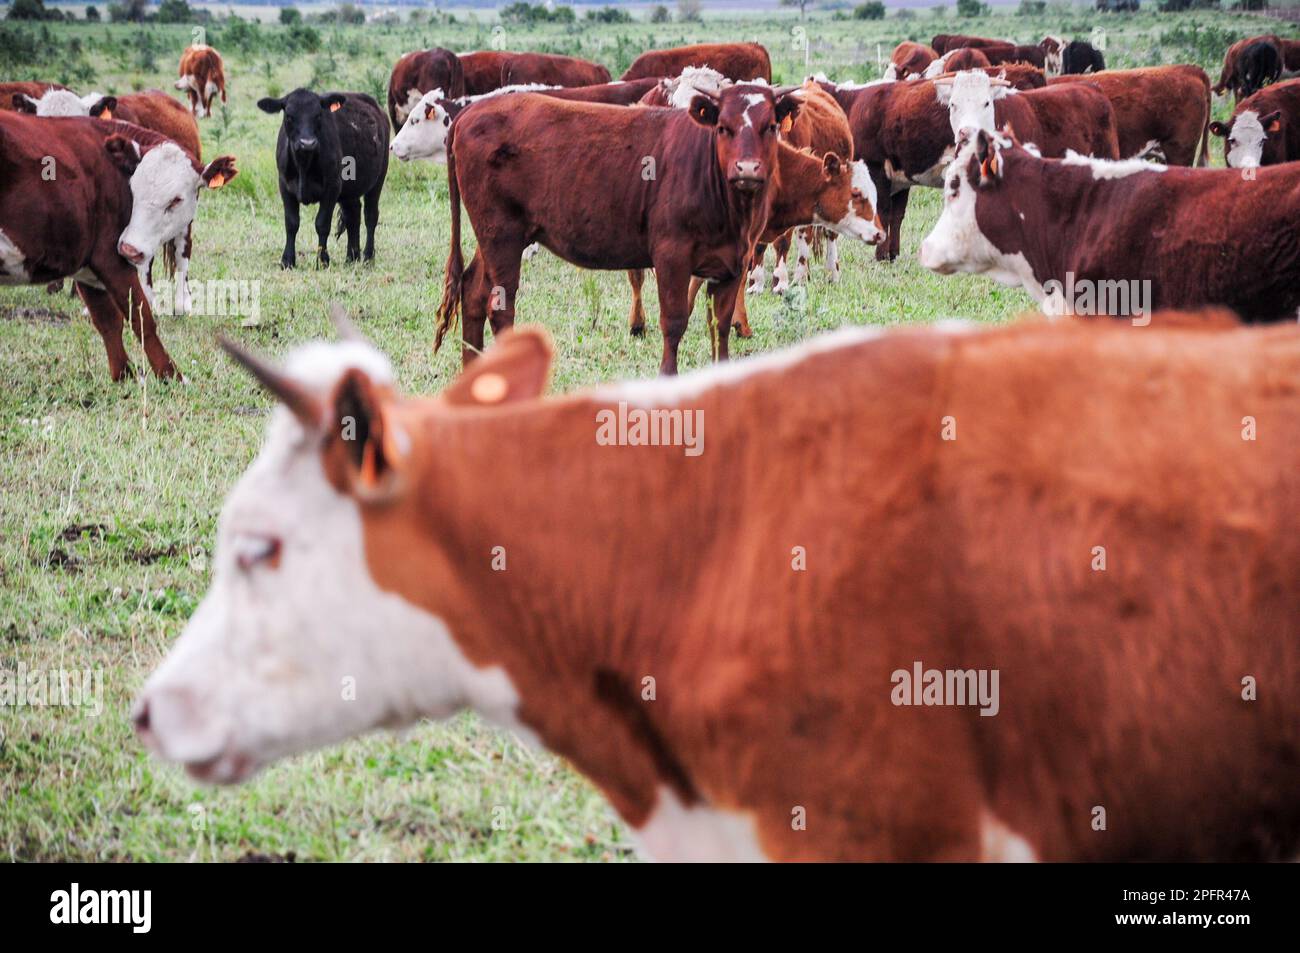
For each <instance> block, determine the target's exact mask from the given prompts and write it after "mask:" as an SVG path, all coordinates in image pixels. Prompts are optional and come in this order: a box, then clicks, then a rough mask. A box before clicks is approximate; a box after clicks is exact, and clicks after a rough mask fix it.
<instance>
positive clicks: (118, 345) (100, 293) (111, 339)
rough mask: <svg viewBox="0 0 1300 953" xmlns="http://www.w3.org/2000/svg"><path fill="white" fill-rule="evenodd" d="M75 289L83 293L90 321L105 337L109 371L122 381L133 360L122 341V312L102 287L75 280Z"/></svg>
mask: <svg viewBox="0 0 1300 953" xmlns="http://www.w3.org/2000/svg"><path fill="white" fill-rule="evenodd" d="M72 287H73V290H75V291H76V292H77V293H79V294H80V295H81V300H82V302H83V303H84V304H85V306H86V311H87V312H88V313H89V314H90V322H91V324H93V325H94V326H95V330H96V331H98V332H99V336H100V337H101V338H103V339H104V351H105V352H106V353H107V354H108V373H109V376H110V377H112V378H113V380H115V381H120V380H121V379H122V378H123V377H125V376H126V375H127V374H128V373H129V372H130V370H131V360H130V358H128V357H127V356H126V346H125V345H124V344H123V343H122V324H123V322H124V320H125V319H124V318H123V316H122V312H121V311H119V310H117V305H115V304H113V299H112V298H111V297H109V294H108V292H107V291H105V290H104V289H102V288H92V287H91V286H90V285H83V284H82V283H81V282H79V281H78V282H74V283H73V285H72Z"/></svg>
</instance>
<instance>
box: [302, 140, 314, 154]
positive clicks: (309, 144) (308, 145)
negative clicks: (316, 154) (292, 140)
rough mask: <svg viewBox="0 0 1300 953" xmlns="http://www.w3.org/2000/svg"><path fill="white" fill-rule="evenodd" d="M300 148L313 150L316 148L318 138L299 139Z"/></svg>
mask: <svg viewBox="0 0 1300 953" xmlns="http://www.w3.org/2000/svg"><path fill="white" fill-rule="evenodd" d="M298 148H299V149H306V150H307V151H308V152H312V151H313V150H315V148H316V140H315V139H299V140H298Z"/></svg>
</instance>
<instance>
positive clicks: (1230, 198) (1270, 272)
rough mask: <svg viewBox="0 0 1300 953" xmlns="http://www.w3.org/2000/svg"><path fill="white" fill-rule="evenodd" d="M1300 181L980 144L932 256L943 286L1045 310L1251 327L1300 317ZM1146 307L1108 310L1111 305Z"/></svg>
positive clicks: (928, 247) (946, 211)
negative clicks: (1188, 313)
mask: <svg viewBox="0 0 1300 953" xmlns="http://www.w3.org/2000/svg"><path fill="white" fill-rule="evenodd" d="M1297 214H1300V168H1297V167H1296V166H1295V165H1294V164H1286V165H1280V166H1272V167H1270V168H1267V169H1260V170H1259V171H1258V172H1257V173H1255V175H1254V177H1243V176H1242V174H1241V173H1240V172H1238V171H1236V170H1234V169H1184V168H1172V167H1168V166H1159V165H1153V164H1151V163H1148V162H1144V161H1142V160H1138V159H1127V160H1123V161H1119V162H1106V161H1103V160H1098V159H1089V158H1083V157H1080V156H1077V155H1071V156H1067V157H1066V158H1065V159H1064V160H1056V161H1054V160H1050V159H1041V158H1039V157H1038V156H1035V155H1033V154H1031V153H1030V152H1028V151H1026V150H1025V149H1023V148H1021V147H1020V145H1019V144H1018V143H1014V142H1012V141H1011V140H1010V139H1006V138H1003V137H1002V136H1001V135H997V134H994V135H989V134H988V133H987V132H984V131H980V132H979V133H977V134H976V135H975V136H974V137H972V138H971V139H970V140H968V141H967V143H966V144H965V145H964V146H963V148H962V149H961V151H960V152H958V154H957V157H956V159H955V160H954V161H953V163H952V165H951V166H950V167H949V169H948V172H947V174H946V177H945V184H944V207H943V214H942V215H941V216H940V217H939V221H938V223H937V224H936V225H935V227H934V230H933V231H932V232H931V233H930V234H929V235H928V236H927V237H926V239H925V241H924V242H923V243H922V244H921V250H920V259H921V264H923V265H924V266H925V267H927V268H930V269H932V270H934V271H937V272H939V273H940V274H952V273H954V272H963V273H968V274H986V275H988V276H989V277H991V278H993V279H994V280H995V281H998V282H1000V283H1002V284H1007V285H1019V286H1022V287H1024V288H1025V290H1026V291H1028V292H1029V294H1030V295H1032V296H1033V297H1034V299H1035V300H1037V301H1038V302H1039V303H1040V304H1042V305H1043V307H1044V308H1045V309H1049V310H1052V311H1056V312H1076V313H1090V309H1089V308H1084V307H1079V306H1078V302H1077V300H1076V299H1075V298H1074V295H1073V293H1072V292H1073V290H1075V289H1077V290H1078V291H1079V292H1080V293H1082V294H1088V295H1090V301H1089V304H1090V305H1096V306H1097V307H1096V308H1095V310H1096V312H1097V313H1111V314H1121V315H1123V314H1130V315H1132V316H1137V315H1140V314H1142V313H1143V311H1144V310H1145V311H1146V312H1147V313H1149V310H1150V309H1152V308H1156V309H1159V308H1198V307H1204V306H1207V305H1221V306H1223V307H1227V308H1231V309H1233V310H1234V311H1236V312H1238V313H1239V314H1240V315H1241V317H1242V318H1243V319H1244V320H1246V321H1250V322H1257V321H1282V320H1295V318H1296V314H1297V308H1298V307H1300V244H1297V243H1296V242H1293V241H1285V242H1279V241H1278V236H1279V235H1294V234H1295V224H1294V223H1295V218H1296V216H1297ZM1103 292H1105V296H1106V297H1107V298H1108V299H1112V298H1115V297H1121V296H1122V299H1123V300H1124V301H1125V302H1133V301H1136V302H1138V306H1133V307H1118V308H1110V307H1100V305H1101V298H1102V296H1103V295H1102V293H1103Z"/></svg>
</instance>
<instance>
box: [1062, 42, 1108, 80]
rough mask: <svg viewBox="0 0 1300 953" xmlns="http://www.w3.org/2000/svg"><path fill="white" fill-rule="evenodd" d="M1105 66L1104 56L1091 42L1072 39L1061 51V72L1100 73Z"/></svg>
mask: <svg viewBox="0 0 1300 953" xmlns="http://www.w3.org/2000/svg"><path fill="white" fill-rule="evenodd" d="M1105 68H1106V57H1104V56H1102V55H1101V50H1099V49H1097V48H1096V47H1094V46H1093V45H1092V44H1091V43H1085V42H1083V41H1082V40H1073V41H1071V42H1070V43H1067V44H1066V46H1065V49H1064V50H1062V51H1061V68H1060V69H1059V70H1056V71H1055V72H1059V73H1062V74H1079V73H1100V72H1102V71H1103V70H1104V69H1105Z"/></svg>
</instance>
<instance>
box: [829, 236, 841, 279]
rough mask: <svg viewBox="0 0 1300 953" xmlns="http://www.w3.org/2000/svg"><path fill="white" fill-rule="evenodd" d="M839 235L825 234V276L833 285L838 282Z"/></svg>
mask: <svg viewBox="0 0 1300 953" xmlns="http://www.w3.org/2000/svg"><path fill="white" fill-rule="evenodd" d="M839 237H840V236H839V235H838V234H836V233H835V232H832V231H829V230H827V232H826V274H827V276H828V277H829V278H830V280H831V284H835V283H836V282H838V281H839V280H840V243H839Z"/></svg>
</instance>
